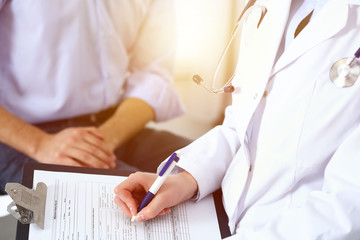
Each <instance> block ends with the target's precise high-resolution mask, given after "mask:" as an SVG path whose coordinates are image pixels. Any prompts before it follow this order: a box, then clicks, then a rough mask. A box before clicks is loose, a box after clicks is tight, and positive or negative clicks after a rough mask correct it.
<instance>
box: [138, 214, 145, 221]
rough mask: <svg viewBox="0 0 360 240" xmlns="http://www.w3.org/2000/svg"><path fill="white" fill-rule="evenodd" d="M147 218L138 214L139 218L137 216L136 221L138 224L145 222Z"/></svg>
mask: <svg viewBox="0 0 360 240" xmlns="http://www.w3.org/2000/svg"><path fill="white" fill-rule="evenodd" d="M145 220H146V219H145V217H144V215H142V214H138V215H137V216H136V221H137V222H145Z"/></svg>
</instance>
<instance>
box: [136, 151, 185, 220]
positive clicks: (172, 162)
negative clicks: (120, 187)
mask: <svg viewBox="0 0 360 240" xmlns="http://www.w3.org/2000/svg"><path fill="white" fill-rule="evenodd" d="M179 159H180V158H179V157H178V156H177V154H176V153H173V154H172V155H171V156H170V158H169V159H168V160H167V162H166V163H165V165H164V167H163V168H162V169H161V171H160V173H159V176H158V177H157V178H156V180H155V182H154V183H153V184H152V185H151V187H150V189H149V191H148V192H147V193H146V195H145V197H144V199H143V200H142V202H141V204H140V206H139V207H138V209H137V211H138V212H140V211H141V209H143V208H144V207H146V206H147V205H148V204H149V202H150V201H151V200H152V199H153V198H154V196H155V194H156V193H157V191H158V190H159V189H160V187H161V186H162V185H163V183H164V182H165V180H166V178H167V176H169V174H170V172H171V171H172V170H173V169H174V167H175V166H176V164H177V162H178V161H179ZM135 218H136V216H133V217H132V219H131V221H135Z"/></svg>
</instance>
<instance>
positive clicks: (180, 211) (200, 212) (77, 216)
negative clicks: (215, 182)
mask: <svg viewBox="0 0 360 240" xmlns="http://www.w3.org/2000/svg"><path fill="white" fill-rule="evenodd" d="M125 179H126V177H121V176H111V175H98V174H83V173H71V172H70V173H69V172H53V171H43V170H35V171H34V186H35V185H36V184H37V183H38V182H44V183H45V184H46V185H47V187H48V190H47V198H46V211H45V229H44V230H42V229H40V228H39V227H38V226H37V225H35V224H31V225H30V228H29V240H34V239H36V240H38V239H46V240H82V239H85V240H96V239H112V240H133V239H134V240H135V239H136V240H142V239H144V240H171V239H176V240H191V239H196V240H198V239H208V240H211V239H216V240H218V239H221V237H220V231H219V227H218V222H217V216H216V211H215V205H214V201H213V198H212V196H209V197H207V198H205V199H203V200H201V201H200V202H198V203H194V202H191V201H188V202H186V203H182V204H180V205H178V206H176V207H173V208H172V211H171V212H170V213H168V214H166V215H164V216H161V217H157V218H155V219H153V220H150V221H147V222H145V223H137V222H131V221H130V219H129V218H128V217H127V216H126V215H124V214H123V213H122V211H121V210H120V209H119V208H118V207H117V205H116V204H115V203H114V197H115V194H114V188H115V187H116V186H117V185H118V184H119V183H120V182H121V181H123V180H125Z"/></svg>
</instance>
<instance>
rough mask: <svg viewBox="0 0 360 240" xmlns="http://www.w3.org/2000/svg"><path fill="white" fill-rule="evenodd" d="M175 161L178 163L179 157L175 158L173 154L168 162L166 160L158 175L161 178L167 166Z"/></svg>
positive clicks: (175, 155)
mask: <svg viewBox="0 0 360 240" xmlns="http://www.w3.org/2000/svg"><path fill="white" fill-rule="evenodd" d="M173 161H175V162H178V161H179V157H178V156H177V154H176V153H173V154H172V155H171V156H170V158H169V160H167V162H166V163H165V165H164V167H163V168H162V169H161V171H160V173H159V176H162V175H164V173H165V172H166V170H167V169H168V168H169V166H170V165H171V163H172V162H173Z"/></svg>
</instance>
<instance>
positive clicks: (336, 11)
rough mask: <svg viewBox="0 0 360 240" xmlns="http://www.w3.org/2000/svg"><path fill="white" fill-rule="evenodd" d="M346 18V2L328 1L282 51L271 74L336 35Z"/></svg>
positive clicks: (341, 0) (340, 0) (342, 0)
mask: <svg viewBox="0 0 360 240" xmlns="http://www.w3.org/2000/svg"><path fill="white" fill-rule="evenodd" d="M347 18H348V6H347V1H345V0H330V1H329V2H328V3H327V4H326V5H325V6H324V7H323V8H322V9H321V10H320V11H319V13H318V14H317V15H316V16H315V17H314V19H312V20H311V21H310V23H309V24H308V25H307V26H306V27H305V28H304V29H303V30H302V32H301V33H300V34H299V35H298V36H297V37H296V38H295V39H294V40H293V41H292V43H291V44H290V45H289V47H288V48H287V49H286V50H285V51H284V53H283V55H281V57H280V58H279V60H278V61H277V63H276V65H275V67H274V72H273V74H275V73H277V72H278V71H279V70H281V69H282V68H284V67H286V66H287V65H288V64H290V63H291V62H293V61H294V60H296V59H297V58H298V57H300V56H301V55H302V54H304V53H305V52H306V51H308V50H310V49H311V48H312V47H314V46H316V45H317V44H319V43H320V42H322V41H324V40H326V39H328V38H330V37H332V36H334V35H335V34H336V33H338V32H339V31H340V30H341V29H342V28H343V27H344V26H345V24H346V21H347Z"/></svg>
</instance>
